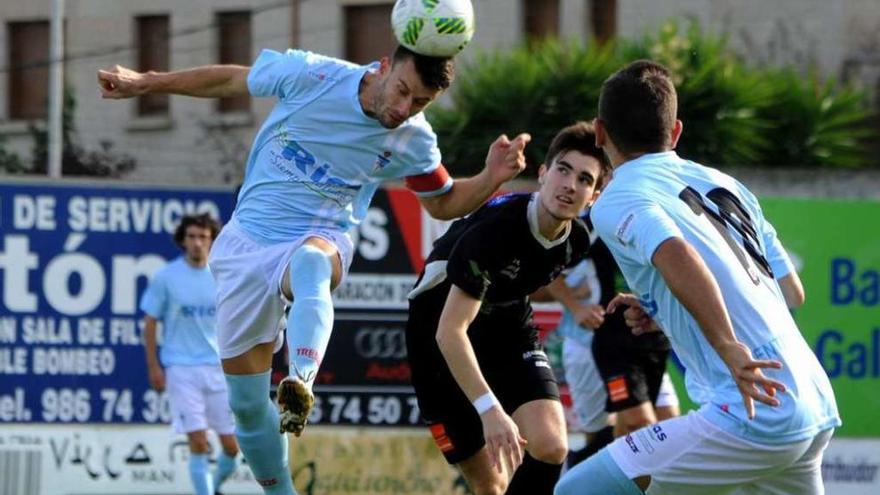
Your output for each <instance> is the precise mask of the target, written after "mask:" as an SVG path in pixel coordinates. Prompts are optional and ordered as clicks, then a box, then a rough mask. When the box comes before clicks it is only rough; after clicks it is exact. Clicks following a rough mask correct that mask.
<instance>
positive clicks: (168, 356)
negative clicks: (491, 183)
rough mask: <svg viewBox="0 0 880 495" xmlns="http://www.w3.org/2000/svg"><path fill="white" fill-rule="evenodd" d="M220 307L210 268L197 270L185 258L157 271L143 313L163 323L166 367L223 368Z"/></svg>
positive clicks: (143, 299)
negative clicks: (218, 325)
mask: <svg viewBox="0 0 880 495" xmlns="http://www.w3.org/2000/svg"><path fill="white" fill-rule="evenodd" d="M216 304H217V302H216V288H215V285H214V277H213V276H212V275H211V271H210V270H209V269H208V267H207V266H206V267H204V268H193V267H192V266H190V265H189V264H188V263H187V262H186V260H185V259H184V258H183V256H181V257H179V258H177V259H175V260H173V261H171V262H170V263H168V264H167V265H165V267H163V268H162V269H161V270H159V271H158V272H156V274H155V275H154V276H153V279H152V280H151V281H150V285H149V286H148V287H147V290H146V292H144V295H143V297H141V311H143V312H144V313H146V314H148V315H150V316H152V317H153V318H155V319H157V320H161V321H162V329H163V332H162V346H161V348H160V349H159V360H160V361H161V362H162V365H163V366H199V365H205V364H209V365H218V366H219V365H220V355H219V354H218V352H217V332H216V329H215V325H214V320H215V316H214V315H215V313H216Z"/></svg>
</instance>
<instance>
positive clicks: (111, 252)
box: [0, 184, 233, 423]
mask: <svg viewBox="0 0 880 495" xmlns="http://www.w3.org/2000/svg"><path fill="white" fill-rule="evenodd" d="M232 199H233V198H232V194H231V193H230V192H228V191H207V190H171V189H157V188H130V187H129V188H115V187H108V186H101V187H97V186H92V187H89V186H81V185H72V186H58V185H49V184H30V185H29V184H0V273H2V277H3V279H2V284H0V376H2V377H3V379H2V380H0V422H4V423H164V422H166V421H167V420H168V403H167V400H166V398H165V395H164V394H159V393H157V392H155V391H154V390H151V389H150V387H149V385H148V383H147V374H146V365H145V361H144V350H143V346H142V343H141V331H142V329H141V322H142V318H141V315H140V314H139V311H138V298H139V296H140V294H141V293H142V292H143V290H144V288H145V287H146V284H147V281H148V280H149V278H150V277H151V276H152V275H153V273H154V272H155V271H156V270H158V269H159V268H161V267H162V266H163V265H164V264H165V263H166V262H167V260H169V259H171V258H173V257H176V256H178V255H179V254H180V251H179V249H178V248H177V246H175V245H174V242H173V241H172V238H171V234H172V233H173V231H174V228H175V227H176V226H177V223H178V221H179V220H180V218H181V216H182V215H184V214H188V213H202V212H207V213H210V214H211V215H213V216H215V217H217V218H220V219H223V220H225V219H227V218H229V215H230V214H231V210H232Z"/></svg>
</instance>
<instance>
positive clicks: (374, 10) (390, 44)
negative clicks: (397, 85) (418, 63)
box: [345, 3, 397, 64]
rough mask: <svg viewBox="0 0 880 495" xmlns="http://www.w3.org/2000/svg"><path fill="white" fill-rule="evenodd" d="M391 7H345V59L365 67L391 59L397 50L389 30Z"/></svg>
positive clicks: (392, 34)
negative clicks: (381, 60) (367, 64)
mask: <svg viewBox="0 0 880 495" xmlns="http://www.w3.org/2000/svg"><path fill="white" fill-rule="evenodd" d="M392 7H393V5H392V4H390V3H389V4H381V5H349V6H346V7H345V58H347V59H348V60H351V61H352V62H354V63H357V64H366V63H369V62H372V61H374V60H378V59H379V58H381V57H385V56H389V57H390V56H391V54H393V53H394V49H395V48H397V41H396V40H395V38H394V32H393V31H392V30H391V8H392Z"/></svg>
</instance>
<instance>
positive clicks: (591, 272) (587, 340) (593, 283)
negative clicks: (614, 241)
mask: <svg viewBox="0 0 880 495" xmlns="http://www.w3.org/2000/svg"><path fill="white" fill-rule="evenodd" d="M565 285H567V286H569V287H570V288H572V289H577V288H578V287H581V286H584V285H586V286H588V287H589V288H590V295H589V296H587V297H585V298H583V299H581V300H580V301H578V302H580V303H581V304H585V305H586V304H599V300H600V298H601V297H602V287H601V286H600V285H599V276H598V275H597V274H596V264H595V263H593V260H592V259H590V258H587V259H585V260H582V261H581V262H580V263H578V264H577V265H575V266H574V267H573V268H572V269H571V270H569V271H568V273H566V274H565ZM593 330H594V329H588V328H584V327H582V326H580V325H578V323H577V322H576V321H575V319H574V315H572V313H571V311H569V310H568V309H567V308H566V309H565V310H564V311H563V312H562V319H560V320H559V325H558V326H557V327H556V333H558V334H559V336H561V337H564V338H566V339H572V340H574V341H575V342H577V343H578V344H581V345H583V346H584V347H586V348H588V349H589V348H591V347H592V346H593Z"/></svg>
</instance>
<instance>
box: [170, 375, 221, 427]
mask: <svg viewBox="0 0 880 495" xmlns="http://www.w3.org/2000/svg"><path fill="white" fill-rule="evenodd" d="M165 387H166V389H167V390H168V401H169V403H170V405H171V428H172V429H173V430H174V433H191V432H194V431H200V430H207V429H208V428H211V429H212V430H214V431H216V432H217V433H219V434H220V435H231V434H233V433H234V432H235V420H234V419H233V416H232V409H230V408H229V399H228V394H227V392H226V378H225V377H224V376H223V370H222V369H221V368H220V366H169V367H167V368H165Z"/></svg>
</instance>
